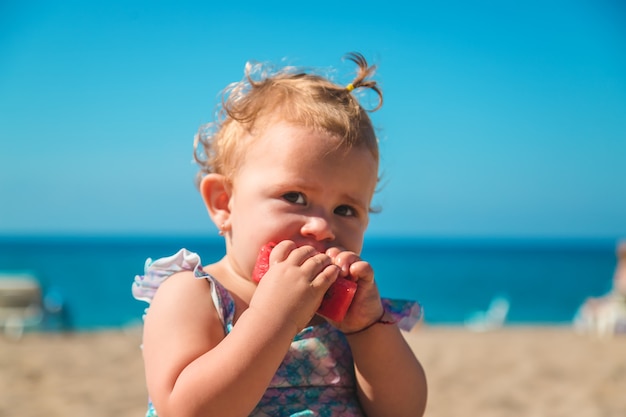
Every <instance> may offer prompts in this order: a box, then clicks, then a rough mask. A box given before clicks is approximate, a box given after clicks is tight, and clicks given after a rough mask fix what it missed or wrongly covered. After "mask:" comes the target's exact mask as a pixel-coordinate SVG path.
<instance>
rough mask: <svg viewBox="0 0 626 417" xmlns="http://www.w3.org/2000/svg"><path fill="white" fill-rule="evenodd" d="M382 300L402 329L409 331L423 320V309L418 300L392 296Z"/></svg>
mask: <svg viewBox="0 0 626 417" xmlns="http://www.w3.org/2000/svg"><path fill="white" fill-rule="evenodd" d="M382 301H383V306H384V307H385V309H386V310H387V311H388V312H389V314H390V315H391V316H392V317H393V318H394V320H396V322H397V323H398V327H399V328H400V329H402V330H405V331H407V332H408V331H409V330H411V329H412V328H413V327H414V326H415V325H416V324H417V323H419V322H420V321H422V317H423V309H422V306H421V305H420V304H419V303H418V302H416V301H411V300H398V299H391V298H383V299H382Z"/></svg>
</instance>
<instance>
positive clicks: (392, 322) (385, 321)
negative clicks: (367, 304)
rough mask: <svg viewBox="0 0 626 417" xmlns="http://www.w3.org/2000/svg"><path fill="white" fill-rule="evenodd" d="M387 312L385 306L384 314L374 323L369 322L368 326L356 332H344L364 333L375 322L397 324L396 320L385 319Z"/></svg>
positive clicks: (348, 334) (351, 333) (349, 333)
mask: <svg viewBox="0 0 626 417" xmlns="http://www.w3.org/2000/svg"><path fill="white" fill-rule="evenodd" d="M385 314H387V310H386V309H384V308H383V314H381V315H380V317H379V318H378V320H376V321H375V322H373V323H370V324H368V325H367V326H365V327H363V328H362V329H360V330H356V331H354V332H347V333H345V332H344V335H345V336H352V335H353V334H357V333H363V332H364V331H366V330H367V329H369V328H371V327H372V326H374V325H375V324H396V321H395V320H385V318H384V317H385Z"/></svg>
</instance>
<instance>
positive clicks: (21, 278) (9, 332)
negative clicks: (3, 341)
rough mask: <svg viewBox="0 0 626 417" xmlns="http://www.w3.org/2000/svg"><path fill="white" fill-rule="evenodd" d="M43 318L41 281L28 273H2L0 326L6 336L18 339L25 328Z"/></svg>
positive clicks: (37, 324) (0, 282) (32, 325)
mask: <svg viewBox="0 0 626 417" xmlns="http://www.w3.org/2000/svg"><path fill="white" fill-rule="evenodd" d="M42 320H43V300H42V291H41V286H40V284H39V281H38V280H37V279H36V278H35V277H34V276H33V275H31V274H28V273H0V326H1V327H0V328H1V329H2V330H3V331H4V334H5V336H6V337H8V338H10V339H13V340H18V339H20V338H21V337H22V334H23V333H24V331H25V330H28V329H31V328H36V327H38V326H39V325H40V323H41V322H42Z"/></svg>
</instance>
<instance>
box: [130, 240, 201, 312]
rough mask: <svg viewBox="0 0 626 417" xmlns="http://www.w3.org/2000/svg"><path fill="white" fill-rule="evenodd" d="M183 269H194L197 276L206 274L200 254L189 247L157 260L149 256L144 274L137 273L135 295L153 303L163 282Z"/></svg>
mask: <svg viewBox="0 0 626 417" xmlns="http://www.w3.org/2000/svg"><path fill="white" fill-rule="evenodd" d="M182 271H193V272H194V275H195V276H196V277H204V276H205V275H206V274H205V273H204V271H202V267H201V266H200V256H198V254H197V253H193V252H189V251H188V250H187V249H181V250H179V251H178V252H176V254H174V255H172V256H168V257H165V258H160V259H157V260H156V261H153V260H152V258H148V259H147V260H146V264H145V266H144V275H137V276H136V277H135V281H134V282H133V287H132V292H133V297H135V298H136V299H137V300H140V301H145V302H146V303H148V304H149V303H151V302H152V299H153V298H154V295H155V294H156V291H157V290H158V289H159V287H160V286H161V284H162V283H163V282H164V281H165V280H166V279H168V278H169V277H170V276H172V275H174V274H175V273H177V272H182Z"/></svg>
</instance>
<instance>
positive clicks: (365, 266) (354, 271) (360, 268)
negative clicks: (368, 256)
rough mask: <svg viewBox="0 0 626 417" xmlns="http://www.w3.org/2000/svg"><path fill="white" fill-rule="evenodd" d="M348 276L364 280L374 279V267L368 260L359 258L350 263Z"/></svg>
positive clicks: (370, 280)
mask: <svg viewBox="0 0 626 417" xmlns="http://www.w3.org/2000/svg"><path fill="white" fill-rule="evenodd" d="M350 276H351V277H353V278H355V279H357V280H362V281H365V282H372V281H374V269H373V268H372V265H370V263H369V262H366V261H363V260H360V261H358V262H355V263H353V264H351V265H350Z"/></svg>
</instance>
